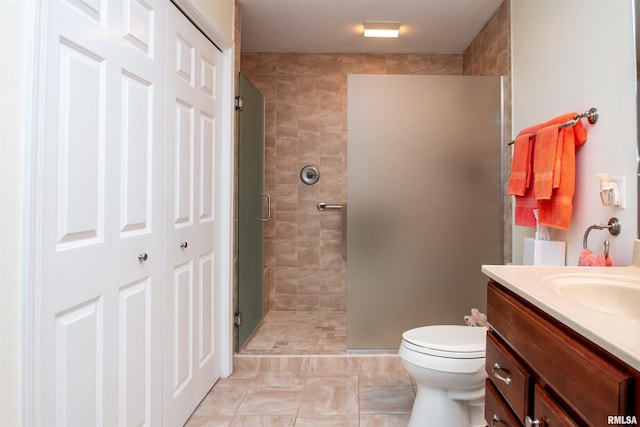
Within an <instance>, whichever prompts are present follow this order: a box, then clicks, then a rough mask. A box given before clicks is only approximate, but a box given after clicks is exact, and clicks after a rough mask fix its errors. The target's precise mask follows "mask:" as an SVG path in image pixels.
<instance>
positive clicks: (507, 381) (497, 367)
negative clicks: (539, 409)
mask: <svg viewBox="0 0 640 427" xmlns="http://www.w3.org/2000/svg"><path fill="white" fill-rule="evenodd" d="M499 371H505V372H506V373H507V374H508V373H509V371H507V370H506V369H504V368H503V367H502V366H500V364H499V363H498V362H496V363H495V364H494V365H493V369H491V373H492V374H493V376H494V377H496V378H497V379H499V380H500V381H503V382H504V383H505V384H506V385H509V384H511V378H510V377H504V376H502V375H500V374H499V373H498V372H499ZM534 425H535V424H534Z"/></svg>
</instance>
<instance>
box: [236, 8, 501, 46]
mask: <svg viewBox="0 0 640 427" xmlns="http://www.w3.org/2000/svg"><path fill="white" fill-rule="evenodd" d="M501 3H502V0H240V7H241V13H242V36H241V49H242V51H243V52H325V53H462V52H463V51H464V50H465V49H466V48H467V47H468V46H469V43H471V41H472V40H473V39H474V38H475V36H476V35H477V34H478V32H479V31H480V30H481V29H482V27H483V26H484V25H485V24H486V22H487V21H488V20H489V18H490V17H491V16H492V15H493V13H494V12H495V11H496V9H497V8H498V6H500V4H501ZM364 21H397V22H400V23H401V24H402V25H401V27H400V37H399V38H398V39H365V38H364V37H363V36H362V23H363V22H364Z"/></svg>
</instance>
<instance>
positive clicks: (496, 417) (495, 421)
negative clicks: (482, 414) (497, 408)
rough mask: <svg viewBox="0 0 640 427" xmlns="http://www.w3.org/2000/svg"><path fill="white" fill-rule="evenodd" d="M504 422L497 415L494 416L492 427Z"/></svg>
mask: <svg viewBox="0 0 640 427" xmlns="http://www.w3.org/2000/svg"><path fill="white" fill-rule="evenodd" d="M501 422H502V420H501V419H500V417H499V416H498V415H496V414H493V418H492V419H491V427H495V425H496V424H498V423H501Z"/></svg>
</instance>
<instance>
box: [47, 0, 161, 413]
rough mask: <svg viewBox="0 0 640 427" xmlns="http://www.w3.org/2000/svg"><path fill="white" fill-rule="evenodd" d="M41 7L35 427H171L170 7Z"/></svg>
mask: <svg viewBox="0 0 640 427" xmlns="http://www.w3.org/2000/svg"><path fill="white" fill-rule="evenodd" d="M43 7H44V8H46V9H47V13H48V16H47V20H46V22H47V30H46V52H45V58H46V63H45V65H44V67H45V69H44V74H43V75H44V85H45V87H44V93H45V114H44V128H43V129H44V133H43V139H44V149H43V157H42V166H43V170H42V185H41V190H42V191H41V203H42V204H41V205H40V204H38V206H37V208H38V209H37V212H41V216H42V218H41V219H40V221H39V222H40V224H41V229H40V230H37V231H36V232H37V233H38V234H39V235H40V236H41V239H39V245H40V248H41V250H40V259H39V260H36V262H38V263H39V264H40V265H41V267H42V268H41V270H40V272H41V276H40V277H39V278H37V281H38V284H39V287H38V289H39V292H40V294H39V295H38V296H37V298H38V301H39V304H40V310H39V313H40V316H41V317H40V326H41V329H40V340H39V341H38V342H37V343H36V354H37V355H39V359H40V372H39V374H40V376H39V378H40V380H39V386H38V390H39V392H38V395H37V396H36V399H37V401H38V403H37V404H36V405H37V407H38V408H40V410H38V411H37V417H38V416H39V417H40V419H38V420H36V423H37V424H38V425H56V426H114V425H121V426H127V425H136V426H142V425H161V424H162V419H161V415H162V408H161V405H162V394H161V390H162V303H163V295H162V282H163V267H162V266H163V250H162V248H163V234H164V224H163V181H164V178H163V177H164V171H163V167H164V126H163V119H164V110H165V108H164V106H165V94H164V86H165V81H164V80H165V60H166V58H165V56H164V51H165V50H164V42H165V39H164V34H165V32H166V8H167V5H166V2H165V1H160V0H158V1H154V0H122V1H117V2H116V1H107V0H102V1H100V0H67V1H62V0H60V1H50V2H46V3H45V4H44V6H43ZM139 254H141V255H142V256H141V257H140V260H139ZM37 357H38V356H37ZM36 375H37V374H36Z"/></svg>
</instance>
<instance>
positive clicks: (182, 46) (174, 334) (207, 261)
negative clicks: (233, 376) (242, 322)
mask: <svg viewBox="0 0 640 427" xmlns="http://www.w3.org/2000/svg"><path fill="white" fill-rule="evenodd" d="M167 37H168V39H167V40H168V41H167V64H168V68H167V118H166V125H167V128H166V129H167V130H166V134H167V156H166V165H165V166H166V175H167V189H166V218H167V221H166V236H167V237H166V248H165V250H166V266H165V268H166V273H165V276H166V286H165V318H164V320H165V323H164V324H165V341H164V378H165V383H164V423H165V426H178V425H182V424H184V422H185V421H186V420H187V418H188V417H189V416H190V415H191V413H192V412H193V410H194V409H195V407H196V406H197V405H198V403H199V402H200V401H201V400H202V398H203V397H204V396H205V394H206V393H207V391H208V390H209V389H210V388H211V387H212V386H213V384H214V383H215V381H216V380H217V379H218V378H219V376H220V337H219V336H218V334H216V333H215V331H216V329H217V327H218V324H219V321H220V319H219V316H220V315H219V312H218V310H216V306H217V305H218V304H219V302H218V300H219V287H220V286H218V282H217V280H216V277H217V276H218V272H217V270H216V269H217V268H218V266H219V264H220V263H219V262H218V259H219V253H217V251H215V246H214V241H215V240H219V237H217V236H216V220H217V218H216V210H218V209H219V208H220V207H219V205H218V204H217V203H216V196H217V194H218V193H219V192H218V191H216V187H217V185H219V184H218V182H219V180H217V179H216V175H217V174H218V173H219V172H218V171H217V168H216V162H217V159H218V158H220V156H219V150H220V139H221V131H220V126H219V125H218V121H219V115H220V111H221V102H222V99H221V96H220V87H221V84H222V80H221V74H222V73H221V72H220V71H219V65H220V62H221V58H222V54H221V53H220V51H218V49H217V48H216V47H215V46H214V45H213V44H212V43H211V42H210V41H209V40H207V39H206V38H205V37H204V36H203V35H202V34H201V33H200V32H199V31H198V30H197V29H196V28H195V27H194V26H193V25H192V24H191V23H190V22H189V21H188V20H187V19H186V18H185V17H184V16H183V15H182V14H181V13H180V12H179V11H178V10H177V9H176V8H175V7H174V6H173V5H171V6H170V12H169V19H168V36H167Z"/></svg>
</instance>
